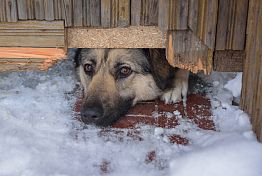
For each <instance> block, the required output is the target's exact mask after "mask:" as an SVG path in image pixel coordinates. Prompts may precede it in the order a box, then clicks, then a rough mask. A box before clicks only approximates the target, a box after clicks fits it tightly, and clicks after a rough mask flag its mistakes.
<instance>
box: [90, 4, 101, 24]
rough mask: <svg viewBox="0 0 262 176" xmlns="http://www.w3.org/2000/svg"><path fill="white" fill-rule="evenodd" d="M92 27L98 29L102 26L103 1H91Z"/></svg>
mask: <svg viewBox="0 0 262 176" xmlns="http://www.w3.org/2000/svg"><path fill="white" fill-rule="evenodd" d="M89 2H90V25H91V26H93V27H98V26H100V25H101V12H100V11H101V1H100V0H90V1H89Z"/></svg>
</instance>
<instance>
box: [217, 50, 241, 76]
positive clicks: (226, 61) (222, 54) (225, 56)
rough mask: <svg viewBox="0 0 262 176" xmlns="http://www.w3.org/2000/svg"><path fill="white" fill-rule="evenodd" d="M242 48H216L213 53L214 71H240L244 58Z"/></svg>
mask: <svg viewBox="0 0 262 176" xmlns="http://www.w3.org/2000/svg"><path fill="white" fill-rule="evenodd" d="M245 57H246V55H245V51H243V50H238V51H237V50H223V51H221V50H217V51H215V53H214V67H213V69H214V71H219V72H242V71H243V62H244V59H245Z"/></svg>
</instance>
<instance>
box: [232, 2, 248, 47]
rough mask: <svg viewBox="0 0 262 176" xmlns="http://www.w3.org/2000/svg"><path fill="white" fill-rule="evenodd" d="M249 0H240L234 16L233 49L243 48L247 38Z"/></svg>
mask: <svg viewBox="0 0 262 176" xmlns="http://www.w3.org/2000/svg"><path fill="white" fill-rule="evenodd" d="M247 10H248V0H238V1H237V5H236V12H235V13H236V14H235V18H234V33H233V39H232V49H233V50H243V49H244V47H245V39H246V35H245V34H246V24H247Z"/></svg>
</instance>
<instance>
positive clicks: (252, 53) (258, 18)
mask: <svg viewBox="0 0 262 176" xmlns="http://www.w3.org/2000/svg"><path fill="white" fill-rule="evenodd" d="M241 107H242V108H243V110H244V111H246V112H247V113H248V114H249V115H250V116H251V122H252V125H253V130H254V131H255V133H256V134H257V136H258V139H259V140H260V141H261V142H262V1H261V0H250V1H249V13H248V24H247V42H246V60H245V62H244V73H243V87H242V98H241Z"/></svg>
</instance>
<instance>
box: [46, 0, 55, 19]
mask: <svg viewBox="0 0 262 176" xmlns="http://www.w3.org/2000/svg"><path fill="white" fill-rule="evenodd" d="M44 7H45V8H44V10H45V20H47V21H52V20H54V19H55V13H54V0H44Z"/></svg>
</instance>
